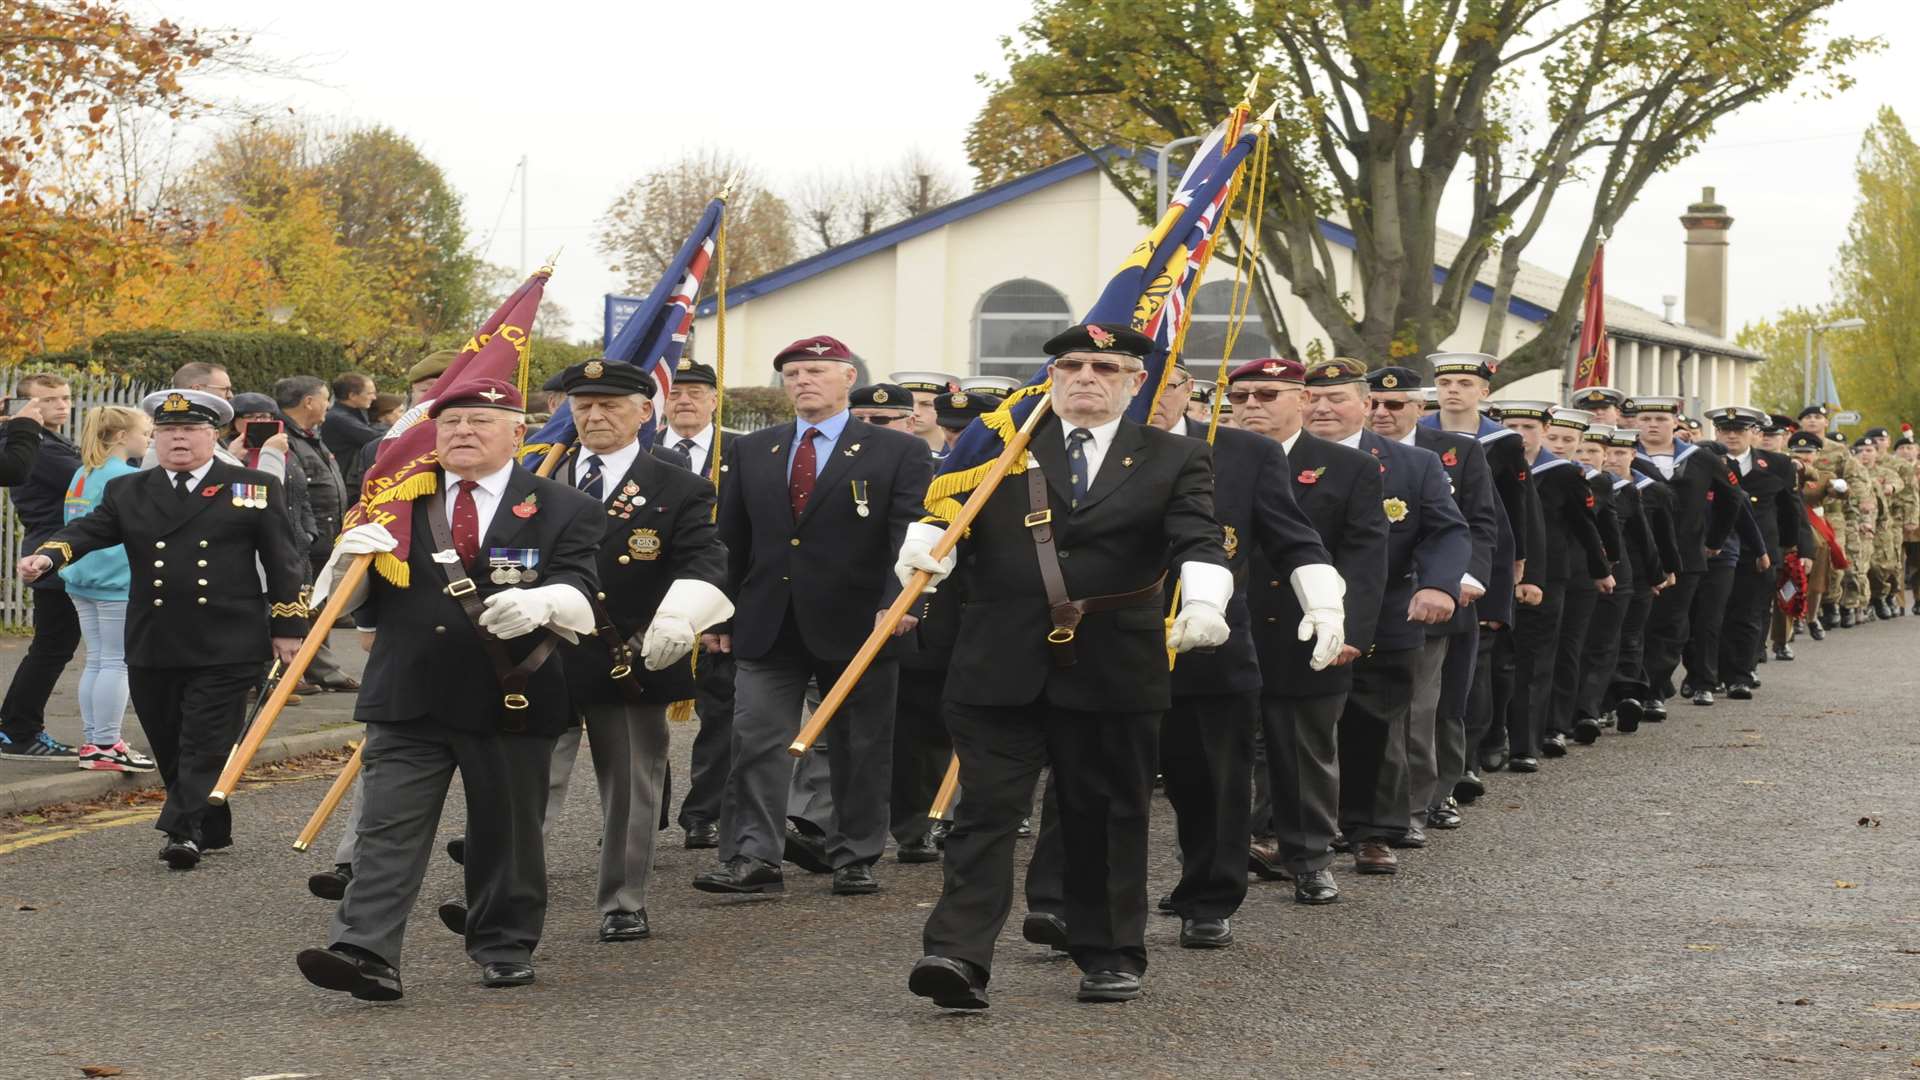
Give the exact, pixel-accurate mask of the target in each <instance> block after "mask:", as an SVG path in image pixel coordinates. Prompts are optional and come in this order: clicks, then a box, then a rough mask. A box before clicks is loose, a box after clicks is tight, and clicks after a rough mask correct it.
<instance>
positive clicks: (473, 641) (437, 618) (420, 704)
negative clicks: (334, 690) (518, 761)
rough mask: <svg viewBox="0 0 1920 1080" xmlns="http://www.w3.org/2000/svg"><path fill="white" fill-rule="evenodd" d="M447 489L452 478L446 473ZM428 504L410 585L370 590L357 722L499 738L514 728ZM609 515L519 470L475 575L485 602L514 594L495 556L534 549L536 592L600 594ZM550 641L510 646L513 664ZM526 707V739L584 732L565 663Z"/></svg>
mask: <svg viewBox="0 0 1920 1080" xmlns="http://www.w3.org/2000/svg"><path fill="white" fill-rule="evenodd" d="M438 476H439V481H440V484H441V485H442V490H445V486H446V483H447V477H446V474H445V473H439V474H438ZM529 498H531V499H532V500H534V505H535V506H536V507H537V509H536V510H534V512H533V513H531V514H529V515H527V516H525V517H522V516H520V515H519V514H516V513H514V512H513V508H514V507H515V506H517V505H519V504H521V503H524V502H526V501H527V500H528V499H529ZM429 502H430V500H429V499H428V498H427V497H425V496H422V497H420V498H418V499H415V500H413V505H412V507H410V508H409V509H410V512H411V513H412V515H413V534H412V539H411V541H410V542H409V544H408V548H407V569H408V574H409V585H408V587H407V588H404V589H402V588H399V587H397V586H395V585H394V584H392V583H391V582H389V581H387V579H386V578H384V577H382V576H380V574H379V573H377V572H376V573H372V574H369V575H368V576H367V579H368V581H370V582H371V583H372V586H371V587H370V588H369V589H368V590H367V599H366V602H365V603H364V604H363V605H362V606H361V607H360V609H359V612H358V614H357V615H356V617H355V620H354V621H355V623H356V624H357V625H359V626H361V627H362V628H370V629H376V630H378V631H379V632H378V633H377V634H376V635H375V637H374V639H373V652H372V654H371V655H369V656H368V657H367V671H366V675H365V676H364V677H363V678H362V680H361V686H360V700H359V703H358V704H357V705H356V706H355V708H354V710H353V718H354V719H355V720H358V721H361V722H362V723H373V724H379V723H386V724H406V723H420V722H423V721H432V722H433V723H437V724H442V725H444V726H446V727H451V728H460V729H463V730H467V731H479V732H498V731H502V730H504V729H505V727H506V725H507V723H508V717H507V709H506V707H505V706H504V705H503V704H502V702H501V697H502V691H501V689H500V684H499V681H498V679H497V677H496V676H495V674H494V667H493V662H492V661H491V660H490V659H489V658H488V657H487V652H486V650H485V649H484V648H483V647H482V646H481V643H480V635H479V631H478V630H477V629H476V628H475V627H474V625H473V622H472V621H471V620H470V619H468V618H467V613H466V612H465V611H463V610H461V607H460V604H459V602H458V601H457V600H455V599H453V598H452V597H450V596H448V595H447V579H446V573H445V571H443V570H442V569H441V568H440V564H438V563H436V562H434V561H433V554H434V544H433V531H432V525H431V523H430V522H429V521H428V520H427V513H428V503H429ZM605 521H606V515H605V513H603V512H602V510H601V508H600V507H599V506H598V505H597V504H595V503H594V501H593V500H592V499H591V498H589V497H587V496H586V495H582V494H581V493H580V492H578V491H576V490H574V489H573V488H571V487H569V486H567V485H566V484H562V483H559V482H557V481H553V480H545V479H541V478H540V477H537V476H535V475H533V474H532V473H530V472H528V471H526V470H525V469H522V468H518V467H516V468H515V469H514V470H513V474H512V476H511V477H509V478H508V480H507V488H506V491H505V492H503V493H502V494H501V497H500V505H499V507H498V508H497V509H496V510H495V511H494V515H493V520H492V521H491V522H489V523H488V525H487V534H486V535H485V536H483V537H481V538H480V559H479V562H478V564H477V565H474V566H469V567H467V575H468V576H469V577H471V578H472V579H473V581H474V583H475V584H476V585H478V586H479V588H480V591H479V596H480V597H481V599H483V600H484V599H485V598H486V597H488V596H491V595H493V594H494V593H497V592H502V591H504V590H506V589H509V588H515V587H528V586H525V585H522V586H513V585H502V584H495V583H494V582H493V581H492V580H491V578H490V576H489V574H488V572H487V562H486V560H487V557H488V551H489V549H492V548H526V549H531V550H533V551H536V552H538V553H539V559H538V562H537V563H536V564H535V566H534V569H536V570H537V571H538V572H539V575H540V577H539V579H538V581H536V582H534V583H533V586H532V587H539V586H545V585H568V586H571V587H573V588H576V589H579V590H580V591H581V592H583V593H585V594H586V595H587V596H592V595H593V594H594V593H595V592H596V591H598V589H599V584H598V580H597V577H596V575H595V573H594V557H595V554H596V552H597V550H598V548H599V546H600V537H601V534H602V533H603V532H604V531H605V525H604V524H603V523H604V522H605ZM545 636H546V633H545V632H544V631H535V632H534V633H531V634H527V635H525V636H523V637H518V638H514V639H513V640H511V641H508V642H507V643H506V646H507V654H508V655H509V656H511V657H512V658H513V660H514V661H515V662H518V661H520V660H522V659H525V657H526V655H527V654H528V653H529V652H531V651H533V648H534V646H535V645H537V644H538V643H539V642H540V641H541V640H543V639H544V638H545ZM526 696H527V700H528V707H527V708H526V709H524V710H516V711H515V715H514V717H513V720H514V722H516V723H523V724H524V725H525V729H526V731H527V733H529V734H534V735H558V734H559V733H561V732H563V731H565V730H567V729H568V728H570V727H573V726H574V725H575V724H576V720H575V719H574V716H575V714H574V710H573V708H572V705H571V703H570V701H569V700H568V695H567V682H566V676H565V674H564V672H563V671H562V669H561V664H560V662H559V661H558V660H557V659H555V658H549V659H548V661H547V662H546V663H545V664H542V665H541V666H540V667H539V669H538V670H536V671H534V672H533V674H532V676H531V677H530V678H529V679H528V682H527V689H526Z"/></svg>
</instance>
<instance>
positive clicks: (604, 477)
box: [474, 439, 640, 503]
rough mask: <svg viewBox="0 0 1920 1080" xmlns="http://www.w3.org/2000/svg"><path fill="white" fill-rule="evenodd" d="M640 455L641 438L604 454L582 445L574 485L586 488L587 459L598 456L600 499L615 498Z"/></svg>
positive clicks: (603, 500) (574, 466) (577, 460)
mask: <svg viewBox="0 0 1920 1080" xmlns="http://www.w3.org/2000/svg"><path fill="white" fill-rule="evenodd" d="M639 456H640V440H639V439H635V440H633V441H632V442H630V443H628V444H627V445H625V446H623V447H621V448H620V449H618V450H612V451H609V452H607V453H604V454H601V453H598V452H596V451H593V450H588V449H587V448H586V447H584V446H582V447H581V448H580V451H579V453H578V454H577V455H576V456H575V458H574V462H573V486H574V487H577V488H580V489H582V490H584V489H585V488H586V486H587V484H586V479H587V472H588V468H587V459H588V458H590V457H598V458H599V459H600V501H601V502H603V503H604V502H606V501H607V500H608V499H611V498H613V492H614V489H615V488H618V487H619V486H620V479H621V478H622V477H624V476H626V475H627V470H628V469H631V468H633V459H634V458H637V457H639ZM474 497H475V498H479V494H478V493H475V495H474Z"/></svg>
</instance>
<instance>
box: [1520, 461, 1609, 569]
mask: <svg viewBox="0 0 1920 1080" xmlns="http://www.w3.org/2000/svg"><path fill="white" fill-rule="evenodd" d="M1533 485H1534V489H1535V491H1536V492H1537V493H1538V495H1539V499H1540V518H1541V521H1542V522H1544V524H1545V528H1544V530H1543V535H1542V541H1541V544H1540V546H1539V549H1538V550H1539V551H1540V552H1541V557H1539V558H1534V559H1528V560H1527V576H1526V583H1527V584H1529V585H1558V584H1563V583H1565V582H1566V580H1567V579H1568V578H1570V577H1572V576H1573V574H1574V568H1575V566H1576V565H1579V566H1583V567H1584V568H1585V576H1586V577H1589V578H1594V579H1599V578H1603V577H1606V576H1607V574H1608V572H1609V569H1610V568H1609V566H1608V559H1607V550H1606V546H1605V545H1604V544H1602V543H1601V540H1600V528H1599V524H1598V522H1597V521H1596V519H1595V517H1594V498H1593V491H1592V489H1590V488H1588V487H1587V481H1586V477H1584V476H1582V475H1581V472H1580V465H1579V463H1578V462H1576V461H1573V460H1571V459H1569V458H1563V457H1557V456H1555V455H1554V454H1552V453H1550V452H1548V451H1546V450H1544V449H1543V450H1541V451H1540V456H1539V457H1537V458H1535V459H1534V462H1533ZM1577 557H1584V561H1583V562H1581V563H1578V564H1576V562H1575V559H1576V558H1577Z"/></svg>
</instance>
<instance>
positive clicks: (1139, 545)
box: [736, 416, 1227, 713]
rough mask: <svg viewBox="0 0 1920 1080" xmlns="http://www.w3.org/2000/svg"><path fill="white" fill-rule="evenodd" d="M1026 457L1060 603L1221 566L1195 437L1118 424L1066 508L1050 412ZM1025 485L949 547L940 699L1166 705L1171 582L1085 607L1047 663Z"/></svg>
mask: <svg viewBox="0 0 1920 1080" xmlns="http://www.w3.org/2000/svg"><path fill="white" fill-rule="evenodd" d="M1029 452H1030V453H1031V454H1032V455H1033V457H1034V459H1035V460H1037V461H1038V462H1039V463H1040V469H1041V472H1042V473H1043V474H1044V475H1045V478H1046V484H1047V507H1048V509H1049V510H1051V511H1052V513H1053V521H1052V527H1053V536H1054V549H1055V552H1056V557H1057V558H1058V559H1059V561H1060V571H1061V574H1062V576H1063V577H1064V579H1065V582H1066V588H1067V595H1068V596H1069V597H1070V598H1072V599H1074V600H1085V599H1087V598H1089V597H1094V596H1112V595H1115V594H1120V593H1130V592H1134V591H1136V590H1139V589H1144V588H1146V587H1147V586H1149V585H1152V584H1153V583H1154V581H1155V580H1156V579H1158V578H1159V577H1160V576H1161V574H1162V572H1163V571H1165V570H1166V569H1167V568H1168V567H1175V568H1177V567H1179V566H1180V564H1182V563H1185V562H1203V563H1211V564H1213V565H1216V566H1225V565H1226V564H1227V555H1226V552H1225V550H1224V549H1223V548H1222V546H1221V537H1222V535H1223V532H1222V529H1221V527H1220V523H1219V522H1218V521H1217V520H1215V518H1214V516H1213V468H1212V465H1211V454H1210V452H1209V450H1208V448H1207V446H1206V444H1205V443H1201V442H1197V441H1195V440H1193V439H1190V438H1187V437H1186V436H1183V435H1174V434H1171V433H1169V432H1165V431H1161V430H1159V429H1157V428H1150V427H1145V426H1143V425H1140V424H1136V423H1134V422H1133V421H1131V420H1122V421H1120V426H1119V428H1118V429H1117V430H1116V431H1115V432H1114V436H1113V443H1112V445H1110V446H1109V447H1107V451H1106V456H1105V457H1104V458H1103V459H1102V460H1101V463H1100V471H1099V473H1097V474H1096V475H1095V476H1094V478H1093V483H1092V485H1091V486H1090V487H1089V488H1088V490H1087V497H1086V498H1084V499H1082V500H1081V501H1080V505H1079V506H1078V507H1075V506H1073V505H1072V504H1071V503H1072V495H1073V488H1072V484H1071V482H1070V481H1069V479H1068V476H1069V474H1068V472H1067V449H1066V442H1065V438H1064V436H1062V434H1061V432H1060V420H1059V418H1058V417H1054V416H1049V417H1047V418H1046V419H1045V420H1044V421H1042V422H1041V424H1040V426H1039V428H1038V430H1036V431H1035V432H1034V434H1033V441H1032V442H1031V443H1030V444H1029ZM924 456H925V455H924V454H923V455H922V458H923V459H924ZM1027 485H1028V481H1027V477H1026V475H1025V474H1024V473H1022V474H1020V475H1015V476H1010V477H1008V478H1007V480H1006V482H1005V483H1003V484H1001V485H1000V487H999V488H998V489H997V490H995V491H994V493H993V495H992V497H991V498H989V499H988V500H987V503H986V506H985V508H984V509H982V511H981V513H980V516H979V517H978V518H976V519H974V522H973V528H972V530H971V532H970V534H969V535H968V537H967V539H966V540H965V541H964V542H963V543H962V544H961V545H960V560H959V572H960V573H962V574H964V575H965V576H966V589H967V602H966V606H965V608H964V609H963V611H962V612H961V615H960V636H959V639H958V640H957V642H956V643H955V645H954V649H953V666H952V667H951V668H950V669H949V670H948V674H947V688H946V696H947V699H948V700H950V701H957V702H960V703H962V704H966V705H985V706H1017V705H1028V704H1031V703H1033V702H1036V701H1040V700H1042V699H1044V700H1045V701H1046V702H1047V703H1049V704H1051V705H1053V706H1055V707H1058V708H1063V709H1078V710H1084V711H1089V712H1129V713H1137V712H1156V711H1159V710H1163V709H1165V708H1167V706H1168V705H1169V704H1171V701H1172V679H1171V677H1170V673H1169V671H1168V666H1167V639H1166V623H1165V621H1164V613H1165V611H1166V609H1167V598H1168V595H1169V594H1170V593H1171V591H1172V588H1173V583H1172V581H1171V580H1170V581H1169V582H1168V583H1167V585H1166V586H1165V587H1164V588H1162V589H1160V590H1157V591H1155V592H1154V593H1153V594H1152V595H1149V596H1147V597H1146V598H1144V599H1143V600H1142V601H1141V602H1140V603H1138V604H1136V605H1132V606H1128V607H1123V608H1119V609H1117V610H1110V611H1100V612H1091V613H1089V614H1088V615H1087V616H1086V618H1085V619H1084V620H1082V621H1081V623H1080V626H1079V631H1078V634H1077V636H1076V637H1075V639H1074V642H1073V649H1074V655H1075V661H1076V662H1075V663H1074V664H1073V666H1071V667H1058V666H1056V665H1055V663H1054V659H1053V656H1052V655H1051V649H1050V647H1049V646H1048V645H1047V633H1048V631H1049V630H1051V629H1052V627H1053V623H1052V621H1051V620H1050V619H1049V618H1048V615H1047V608H1048V604H1047V591H1046V586H1045V584H1044V583H1042V581H1041V579H1040V562H1039V553H1038V551H1037V550H1036V549H1035V547H1034V542H1033V533H1032V530H1030V529H1029V528H1028V527H1027V526H1026V524H1025V519H1026V517H1027V515H1028V512H1029V510H1028V504H1029V499H1028V491H1027ZM889 565H890V563H889ZM889 576H891V575H889ZM942 588H943V589H944V586H943V587H942ZM871 619H872V616H868V620H869V622H871ZM736 640H737V639H736Z"/></svg>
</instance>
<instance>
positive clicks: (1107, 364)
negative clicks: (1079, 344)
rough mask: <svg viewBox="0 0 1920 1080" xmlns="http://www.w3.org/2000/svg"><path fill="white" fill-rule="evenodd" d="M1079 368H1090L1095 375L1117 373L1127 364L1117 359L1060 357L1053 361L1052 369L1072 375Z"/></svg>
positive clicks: (1125, 367)
mask: <svg viewBox="0 0 1920 1080" xmlns="http://www.w3.org/2000/svg"><path fill="white" fill-rule="evenodd" d="M1081 368H1092V369H1093V373H1094V374H1095V375H1118V374H1120V373H1121V372H1122V371H1126V370H1128V369H1127V366H1126V365H1125V364H1122V363H1121V362H1120V361H1118V360H1073V359H1069V358H1067V357H1061V358H1060V359H1058V360H1055V361H1054V362H1053V370H1055V371H1057V372H1059V373H1060V374H1062V375H1072V374H1074V373H1075V372H1078V371H1079V370H1080V369H1081ZM1135 370H1138V369H1135Z"/></svg>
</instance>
